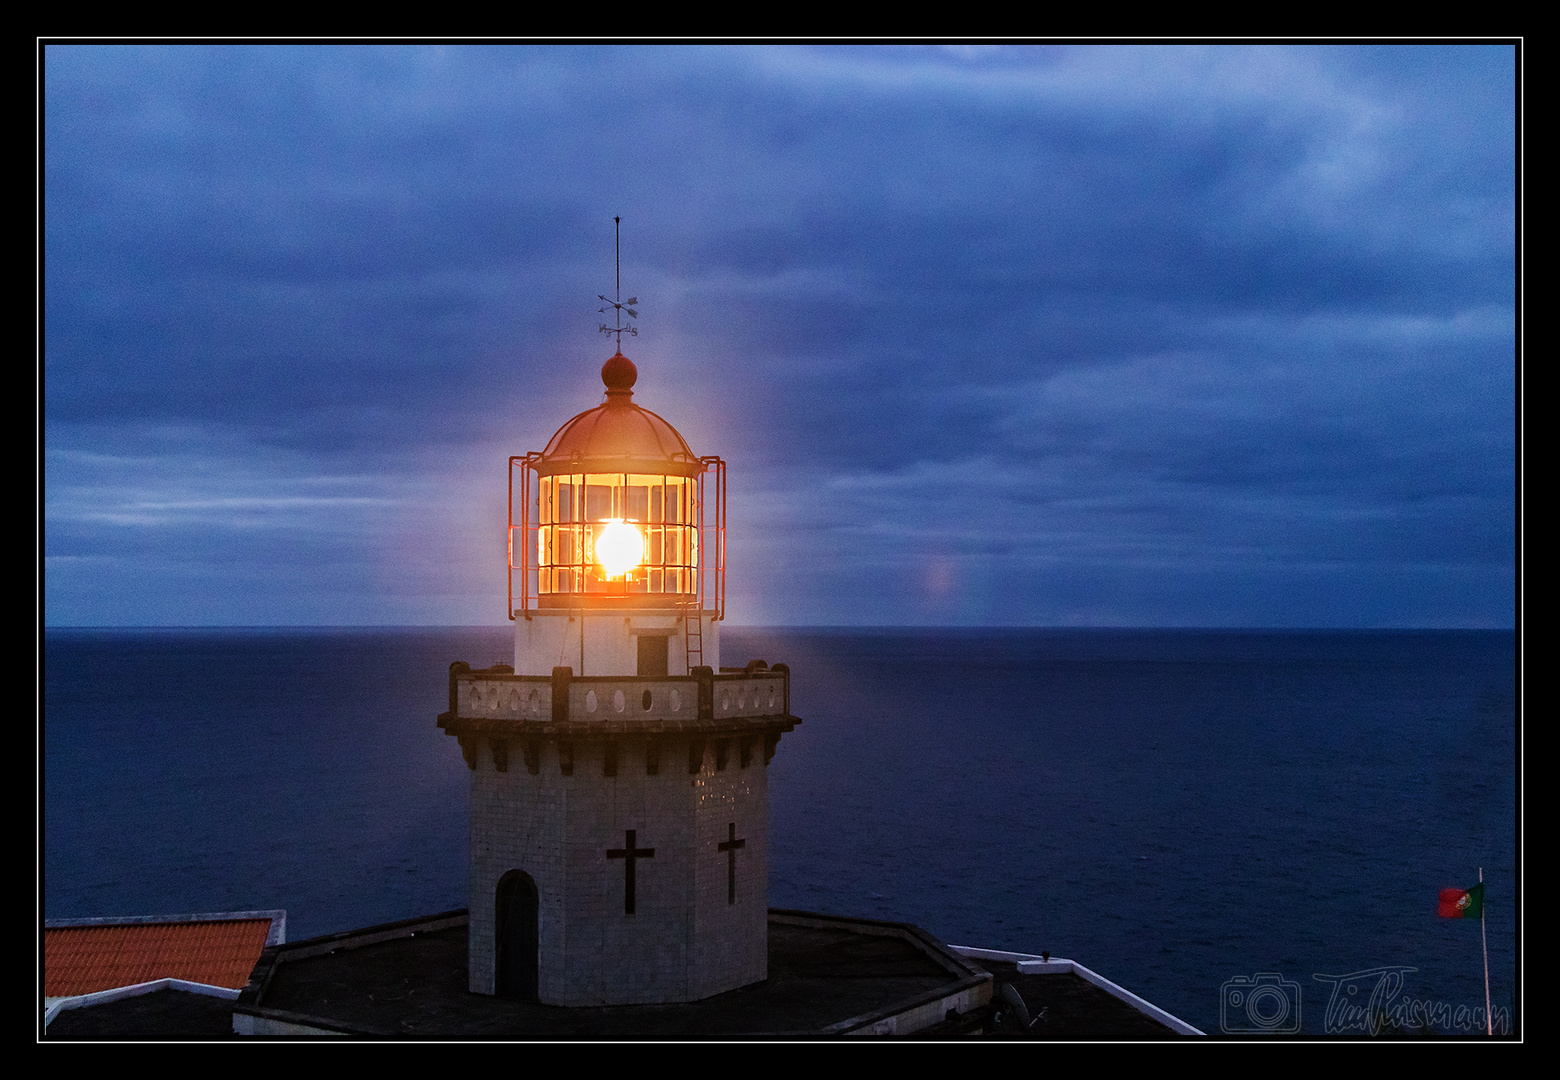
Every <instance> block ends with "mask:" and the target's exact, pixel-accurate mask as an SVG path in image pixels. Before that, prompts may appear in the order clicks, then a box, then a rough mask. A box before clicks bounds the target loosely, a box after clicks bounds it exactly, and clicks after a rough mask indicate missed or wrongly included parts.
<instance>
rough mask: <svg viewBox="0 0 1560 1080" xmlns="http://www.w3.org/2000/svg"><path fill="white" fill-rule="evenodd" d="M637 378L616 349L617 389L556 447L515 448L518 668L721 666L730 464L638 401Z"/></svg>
mask: <svg viewBox="0 0 1560 1080" xmlns="http://www.w3.org/2000/svg"><path fill="white" fill-rule="evenodd" d="M637 378H638V372H637V370H636V369H635V367H634V364H633V362H632V361H631V360H629V359H628V357H626V356H624V355H623V354H622V353H621V352H618V353H616V354H614V355H613V356H612V357H611V358H610V359H608V360H607V362H606V363H605V364H603V365H602V368H601V380H602V382H603V383H604V384H605V386H606V401H605V402H604V403H602V404H601V405H598V406H596V407H595V408H594V409H589V410H587V411H585V412H582V413H580V414H579V415H578V416H575V417H574V418H573V419H571V420H570V421H569V422H568V423H566V424H564V425H563V426H562V427H561V428H559V429H558V431H557V433H556V434H555V435H553V437H552V439H551V440H550V441H549V442H548V444H547V448H546V449H545V450H541V451H539V452H533V453H530V454H526V455H524V456H516V457H512V458H510V459H509V469H510V478H509V597H510V603H509V612H510V618H511V619H514V620H515V670H516V671H517V672H521V673H530V674H538V675H540V674H548V673H550V672H551V670H552V669H553V668H554V667H556V666H558V665H559V664H565V663H569V662H570V661H573V662H574V664H575V667H576V673H577V674H581V675H583V674H585V673H587V672H590V673H592V674H601V675H669V674H679V675H686V674H688V673H689V672H691V671H693V670H694V669H696V668H698V667H700V666H704V665H708V666H710V667H715V668H718V667H719V666H720V642H719V624H720V621H721V620H722V619H723V618H724V617H725V531H726V530H725V480H726V465H725V462H723V461H722V460H721V459H720V458H718V457H698V456H696V455H695V454H694V453H693V451H692V450H691V449H689V447H688V444H687V442H686V441H684V439H683V437H682V436H681V435H680V434H678V432H677V429H676V428H674V427H672V425H671V424H669V423H667V422H666V420H664V419H662V418H661V417H660V416H658V415H656V414H655V413H653V412H651V411H650V410H649V409H645V408H642V407H640V406H639V405H636V404H635V403H634V401H633V394H634V392H633V386H634V383H635V381H636V380H637ZM517 481H518V482H517ZM517 489H518V490H517ZM517 496H518V498H517ZM707 499H708V502H707V501H706V500H707ZM517 511H518V514H517Z"/></svg>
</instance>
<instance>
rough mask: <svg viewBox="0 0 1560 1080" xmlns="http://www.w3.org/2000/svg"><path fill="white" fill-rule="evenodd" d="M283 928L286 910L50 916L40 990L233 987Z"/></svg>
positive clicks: (49, 993) (56, 994)
mask: <svg viewBox="0 0 1560 1080" xmlns="http://www.w3.org/2000/svg"><path fill="white" fill-rule="evenodd" d="M285 927H286V913H285V912H282V911H239V912H214V913H207V914H200V915H153V916H133V917H130V918H120V919H57V920H50V921H48V922H46V923H44V930H43V986H44V990H43V993H44V996H45V997H46V998H63V997H77V996H80V995H82V994H93V993H99V992H102V991H105V990H112V989H116V988H118V987H124V986H133V985H137V984H140V983H146V982H152V981H155V980H158V979H182V980H184V981H186V982H191V983H202V984H205V985H208V986H221V987H228V988H231V989H235V990H236V989H239V988H241V987H243V986H244V985H245V983H247V982H248V981H249V975H250V972H251V971H253V970H254V966H255V962H256V961H257V960H259V959H260V954H261V952H263V951H264V949H265V948H266V946H267V945H268V944H271V945H276V944H280V943H281V942H282V941H283V940H285V937H286V931H285Z"/></svg>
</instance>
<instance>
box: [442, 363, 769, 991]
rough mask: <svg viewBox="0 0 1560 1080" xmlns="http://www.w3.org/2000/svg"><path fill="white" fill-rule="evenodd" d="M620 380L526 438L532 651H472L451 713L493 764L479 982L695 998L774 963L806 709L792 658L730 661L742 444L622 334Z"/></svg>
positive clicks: (450, 726)
mask: <svg viewBox="0 0 1560 1080" xmlns="http://www.w3.org/2000/svg"><path fill="white" fill-rule="evenodd" d="M601 378H602V382H603V383H604V384H605V386H606V400H605V402H604V403H603V404H601V405H598V406H596V407H595V408H593V409H589V410H587V411H585V412H582V413H580V414H578V415H577V416H575V417H574V418H573V419H571V420H569V421H568V422H567V423H565V424H564V425H563V426H562V427H560V428H559V429H558V431H557V433H556V434H555V435H553V437H552V439H551V440H549V442H548V443H547V447H546V449H544V450H542V451H539V452H534V453H530V454H526V455H523V456H517V457H512V458H510V524H509V537H510V542H509V550H510V556H509V579H510V587H509V605H508V607H509V616H510V618H511V619H513V620H514V622H515V662H514V665H513V667H512V668H511V667H509V666H508V665H501V666H500V667H497V668H491V669H487V670H483V671H472V670H471V669H470V667H469V666H468V665H466V664H465V663H462V662H456V663H455V664H452V665H451V668H450V685H449V711H448V712H446V713H444V714H443V715H441V716H440V718H439V725H440V726H441V727H442V728H444V729H445V731H446V732H448V733H449V734H451V735H454V736H456V738H457V739H459V741H460V747H461V751H462V753H463V754H464V755H465V759H466V763H467V765H468V766H469V767H470V769H471V804H470V814H471V820H470V862H469V868H470V870H469V885H470V900H469V905H470V918H471V921H470V954H469V965H470V970H469V977H470V988H471V989H472V990H473V991H474V992H477V993H484V994H499V995H506V996H513V997H519V998H525V999H530V1000H537V1001H541V1002H543V1003H545V1004H552V1005H622V1004H647V1003H658V1002H678V1001H694V1000H698V999H700V998H704V997H708V996H710V995H712V994H718V993H722V992H724V991H726V990H731V989H735V988H736V987H739V986H744V985H747V984H748V983H752V982H756V981H759V980H761V979H763V978H765V977H766V975H767V970H768V921H767V917H768V898H767V876H768V846H769V845H768V821H769V812H768V811H769V807H768V784H767V781H766V768H767V766H768V764H769V761H770V759H771V758H772V757H773V755H774V752H775V747H776V745H777V744H778V742H779V740H780V736H781V735H782V734H783V733H784V732H786V731H789V730H791V729H792V728H793V727H794V726H795V725H796V724H797V723H799V722H800V721H798V720H797V719H796V718H795V717H793V716H791V715H790V672H789V670H788V669H787V668H786V667H785V665H783V664H777V665H775V667H773V668H770V667H768V666H767V665H766V664H765V663H764V662H763V661H761V660H755V661H751V662H750V663H748V664H747V665H746V666H745V667H743V668H722V667H720V643H719V624H720V621H721V619H722V618H723V617H724V592H725V565H724V562H725V552H724V547H725V463H724V462H722V461H721V460H720V458H718V457H702V458H701V457H698V456H696V455H695V454H694V453H693V451H692V450H691V449H690V448H689V446H688V444H687V442H686V441H685V440H684V439H683V437H682V436H681V435H680V434H678V432H677V430H676V429H675V428H674V427H673V426H672V425H671V424H669V423H668V422H667V421H666V420H664V419H662V418H661V417H660V416H658V415H656V414H655V413H653V412H651V411H649V410H648V409H644V408H641V407H640V406H638V405H636V404H634V402H633V400H632V399H633V386H634V383H635V381H636V379H637V371H636V370H635V367H634V365H633V363H632V362H631V361H630V360H629V359H628V358H627V357H625V356H624V355H623V354H622V352H621V351H619V352H617V353H616V354H615V355H613V356H612V357H611V358H609V359H608V360H607V362H606V363H605V364H604V365H603V366H602V369H601ZM517 480H518V483H517ZM517 511H518V515H517Z"/></svg>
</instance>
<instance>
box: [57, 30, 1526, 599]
mask: <svg viewBox="0 0 1560 1080" xmlns="http://www.w3.org/2000/svg"><path fill="white" fill-rule="evenodd" d="M1514 65H1515V58H1514V50H1513V49H1512V48H1511V47H1510V46H1502V45H1480V46H1460V47H1450V48H1443V47H1425V46H1389V47H1384V48H1364V47H1361V48H1355V47H1308V46H1299V47H1287V48H1280V47H1264V48H1255V49H1247V48H1236V47H1212V48H1190V47H1177V46H1169V47H1152V48H1138V47H1127V46H1112V47H1040V48H1018V47H1005V48H993V49H983V48H951V49H942V48H934V47H911V48H856V47H843V48H842V47H820V48H804V47H779V48H713V47H690V48H671V47H656V46H648V47H576V46H540V47H519V48H515V47H507V46H504V47H498V46H473V47H452V46H435V47H402V46H339V47H324V46H271V45H256V46H213V47H208V46H97V45H66V46H49V47H47V48H46V51H45V63H44V80H43V81H44V121H45V126H44V158H43V167H44V183H45V188H44V213H45V219H44V254H45V272H44V287H45V304H44V316H45V344H44V408H45V425H46V426H45V434H46V447H45V449H46V451H47V455H46V462H45V465H46V481H47V489H46V515H47V517H46V534H45V535H46V551H47V554H48V557H49V558H50V560H51V561H50V562H49V563H48V564H47V565H48V571H47V576H46V596H47V602H48V612H49V618H50V619H51V620H55V621H62V622H77V621H89V622H91V621H109V622H137V621H151V622H167V621H174V622H184V621H192V622H198V621H224V622H247V621H261V622H266V621H304V622H309V621H323V622H359V621H391V622H395V621H435V622H439V621H451V622H460V621H486V620H487V619H488V618H489V617H490V615H491V613H492V612H495V611H501V608H498V607H497V603H500V602H501V601H497V602H495V601H494V600H493V596H494V595H495V594H494V587H495V580H497V581H498V582H499V583H500V584H501V579H502V573H501V570H502V562H501V559H502V554H501V553H502V550H503V547H502V504H501V499H502V490H503V460H504V457H505V455H507V454H508V453H511V452H520V451H523V450H526V449H533V448H537V447H540V446H541V445H542V444H543V443H544V442H545V440H546V438H547V437H548V435H550V434H551V432H552V430H553V429H554V428H555V427H556V426H557V425H558V424H559V423H561V422H562V421H563V420H564V419H566V418H567V417H568V416H569V415H571V414H572V413H573V412H575V411H578V410H579V409H581V408H585V407H588V406H589V405H591V404H593V403H594V401H595V400H596V398H597V395H598V393H599V386H598V385H596V380H595V369H596V367H597V366H598V365H599V363H600V360H601V359H602V358H603V357H604V356H605V355H606V353H607V352H608V351H610V344H609V342H608V341H607V340H606V339H603V338H601V337H600V336H599V335H596V334H594V332H593V331H594V327H595V320H596V313H595V310H594V307H595V306H596V305H593V303H592V301H593V300H594V297H595V294H596V293H598V292H602V291H606V290H608V289H609V288H610V286H611V272H612V271H611V243H612V228H611V217H612V215H613V214H615V213H620V214H623V215H624V217H625V233H624V287H625V289H626V290H628V291H629V292H633V293H636V294H638V295H640V296H641V297H642V298H643V299H644V303H643V305H642V311H643V318H642V320H641V323H642V328H643V330H644V334H643V335H642V336H641V337H640V338H637V339H635V340H634V341H633V342H632V346H631V347H630V348H628V351H629V352H630V353H631V354H632V355H633V356H634V357H635V359H636V361H638V362H639V364H640V369H641V373H642V377H641V382H640V385H639V400H640V401H641V402H642V403H644V404H646V405H647V406H648V407H651V408H654V409H656V410H657V411H658V412H661V413H662V414H663V415H665V416H667V417H668V418H669V419H671V420H672V421H673V422H674V423H676V424H677V425H678V426H679V427H680V428H682V430H683V431H684V433H685V434H686V435H687V436H688V437H689V439H690V441H691V442H693V444H694V446H695V448H696V449H697V450H699V451H700V452H719V453H721V454H722V455H724V456H726V457H727V458H728V459H729V460H731V462H732V477H733V551H734V553H735V556H734V557H735V568H734V570H733V591H734V597H735V601H734V609H735V610H734V614H735V616H736V617H737V618H739V619H752V620H754V621H800V622H806V621H811V620H815V619H818V620H829V621H867V622H894V621H928V620H930V621H998V622H1006V621H1040V622H1090V621H1096V622H1112V621H1122V620H1126V621H1144V622H1154V623H1164V622H1174V623H1182V624H1199V623H1209V622H1212V623H1236V624H1241V625H1261V624H1276V625H1296V624H1306V623H1318V624H1329V625H1333V624H1336V625H1381V624H1391V623H1394V622H1400V621H1406V622H1409V623H1415V624H1418V623H1425V622H1428V623H1433V624H1437V625H1444V624H1456V623H1458V622H1459V621H1464V622H1468V623H1471V624H1477V625H1489V624H1497V625H1501V624H1509V623H1510V621H1511V619H1512V617H1513V615H1512V611H1513V606H1512V605H1513V602H1514V597H1513V591H1512V586H1511V584H1510V580H1511V573H1512V566H1513V549H1514V545H1515V524H1514V497H1513V491H1512V489H1513V483H1514V475H1515V452H1514V432H1515V420H1514V410H1513V405H1512V402H1513V398H1514V385H1515V383H1514V365H1515V355H1514V354H1515V335H1516V326H1515V315H1514V296H1515V270H1514V266H1515V243H1516V234H1515V182H1516V181H1515V177H1516V166H1515V146H1516V142H1515V127H1514V117H1515V109H1516V102H1515V90H1514V85H1515V77H1514V70H1515V66H1514ZM110 480H112V482H110ZM320 491H326V492H327V494H326V495H320V494H319V492H320ZM495 504H496V509H495ZM431 521H437V522H440V523H441V525H440V528H439V529H438V530H433V529H431V528H430V526H429V524H428V523H429V522H431ZM495 522H496V523H497V524H496V525H495V524H494V523H495ZM492 529H496V535H497V541H496V542H495V541H494V537H493V536H489V535H488V531H489V530H492ZM240 534H242V535H243V536H244V537H245V542H243V543H241V544H239V545H238V547H239V548H240V549H241V550H242V555H241V556H240V557H239V558H238V560H237V562H236V563H235V562H234V561H233V560H234V556H233V552H234V537H235V536H237V535H240ZM743 544H746V545H748V547H747V548H746V549H744V548H743V546H742V545H743ZM494 550H496V551H497V552H498V553H499V554H498V555H497V556H496V558H495V557H494V556H493V554H492V552H493V551H494ZM744 550H746V552H747V558H746V561H744V557H743V552H744ZM408 552H413V553H415V554H411V555H409V554H408ZM490 558H493V559H494V566H492V567H489V566H488V565H487V562H486V560H488V559H490ZM94 559H97V560H102V559H113V560H118V562H117V563H116V565H118V566H120V568H121V570H122V571H124V573H127V574H129V575H130V576H132V577H134V576H136V575H137V574H139V575H140V577H139V580H140V581H141V582H142V583H143V584H144V583H145V582H148V581H159V582H164V581H165V584H163V585H159V586H158V587H157V588H156V589H154V590H151V593H149V592H148V591H147V590H146V589H141V590H139V591H137V590H135V589H130V588H128V587H127V586H125V585H123V584H117V583H116V582H120V581H122V580H123V574H116V575H108V576H106V577H105V576H102V575H98V576H94V575H93V574H90V573H88V572H87V571H86V570H83V569H82V568H83V567H86V566H87V565H88V564H89V563H91V562H92V560H94ZM223 566H228V567H231V568H232V569H231V570H230V571H228V573H229V575H230V576H231V575H233V574H237V575H239V576H240V577H242V578H243V580H244V581H246V582H252V583H254V587H253V588H252V589H249V588H246V589H244V590H239V591H238V593H236V594H235V591H234V590H233V589H231V588H228V589H225V590H224V589H219V588H217V587H216V586H214V585H212V584H211V582H212V581H215V580H219V579H221V578H222V577H223V571H220V569H213V568H221V567H223ZM384 566H405V567H406V568H407V569H405V570H404V571H396V572H388V571H387V572H384V573H381V571H379V570H372V572H370V570H369V569H365V568H373V567H384ZM153 567H157V568H160V569H156V570H153V569H151V568H153ZM343 567H356V568H357V569H354V570H344V569H341V568H343ZM159 575H163V576H159ZM831 575H832V576H831ZM326 581H329V582H333V583H334V584H331V585H329V586H328V587H326V586H325V584H324V583H325V582H326ZM895 581H899V582H902V583H903V582H921V583H922V584H921V585H917V586H916V587H915V588H910V589H906V588H900V589H898V591H897V592H896V589H895V588H894V587H892V583H893V582H895ZM1302 581H1303V582H1304V584H1303V585H1301V584H1298V583H1299V582H1302ZM1003 582H1007V584H1006V585H1004V584H1002V583H1003ZM1329 582H1333V583H1334V584H1335V586H1336V588H1334V589H1333V591H1332V592H1329V585H1328V583H1329ZM922 586H924V588H923V587H922ZM153 593H154V594H155V597H154V596H153V595H151V594H153ZM235 595H237V596H239V597H240V598H238V599H235ZM1329 596H1332V597H1333V598H1334V602H1333V603H1331V605H1329V602H1328V599H1327V598H1328V597H1329ZM1300 597H1305V598H1307V599H1306V600H1305V602H1304V603H1301V602H1300V601H1299V599H1298V598H1300ZM1362 597H1368V598H1369V602H1368V603H1366V602H1364V601H1363V600H1361V599H1359V598H1362ZM1431 597H1433V598H1434V599H1433V601H1432V600H1428V599H1426V598H1431ZM1350 598H1353V599H1350ZM181 612H182V613H183V614H182V615H181V614H180V613H181ZM105 613H106V614H105Z"/></svg>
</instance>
